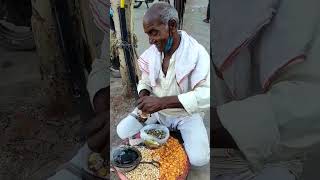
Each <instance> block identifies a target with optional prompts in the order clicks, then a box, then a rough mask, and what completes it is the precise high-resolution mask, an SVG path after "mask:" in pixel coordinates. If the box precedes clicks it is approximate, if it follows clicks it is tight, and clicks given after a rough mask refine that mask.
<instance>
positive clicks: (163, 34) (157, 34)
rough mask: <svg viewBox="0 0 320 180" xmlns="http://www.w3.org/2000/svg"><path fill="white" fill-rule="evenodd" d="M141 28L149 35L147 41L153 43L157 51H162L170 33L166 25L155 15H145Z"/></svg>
mask: <svg viewBox="0 0 320 180" xmlns="http://www.w3.org/2000/svg"><path fill="white" fill-rule="evenodd" d="M143 29H144V32H145V33H146V34H147V35H148V37H149V43H150V44H154V45H155V46H156V47H157V49H158V51H159V52H164V49H165V45H166V42H167V40H168V38H169V35H170V34H169V28H168V25H166V24H164V23H162V22H161V21H160V19H159V18H157V17H150V16H145V17H144V19H143Z"/></svg>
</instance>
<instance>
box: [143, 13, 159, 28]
mask: <svg viewBox="0 0 320 180" xmlns="http://www.w3.org/2000/svg"><path fill="white" fill-rule="evenodd" d="M161 25H163V23H162V21H161V20H160V16H157V15H156V14H152V15H148V14H146V15H145V16H144V18H143V28H144V29H145V30H148V29H150V28H156V29H158V28H160V26H161Z"/></svg>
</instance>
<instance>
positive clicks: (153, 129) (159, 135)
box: [140, 124, 170, 149]
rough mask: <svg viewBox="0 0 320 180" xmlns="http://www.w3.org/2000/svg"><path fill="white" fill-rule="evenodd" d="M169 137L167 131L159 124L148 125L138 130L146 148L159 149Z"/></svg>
mask: <svg viewBox="0 0 320 180" xmlns="http://www.w3.org/2000/svg"><path fill="white" fill-rule="evenodd" d="M169 136H170V132H169V129H168V128H167V127H166V126H164V125H161V124H149V125H146V126H144V127H143V128H142V129H141V130H140V137H141V139H142V140H143V142H144V144H145V145H146V147H148V148H152V149H153V148H159V147H160V146H162V145H163V144H165V143H166V142H167V140H168V138H169Z"/></svg>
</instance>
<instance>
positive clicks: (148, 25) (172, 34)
mask: <svg viewBox="0 0 320 180" xmlns="http://www.w3.org/2000/svg"><path fill="white" fill-rule="evenodd" d="M178 22H179V18H178V13H177V11H176V9H175V8H174V7H172V6H171V5H170V4H168V3H162V2H160V3H155V4H154V5H153V6H152V7H150V8H149V9H148V11H147V12H146V14H145V15H144V18H143V28H144V31H145V33H146V34H147V35H148V37H149V43H150V44H151V46H150V48H148V49H147V50H146V51H145V52H144V53H143V54H142V55H141V57H140V58H139V59H138V62H139V65H140V69H141V71H142V77H141V80H140V81H139V84H138V92H139V97H140V99H139V100H138V109H140V110H141V111H142V112H144V113H148V114H151V118H149V119H148V120H147V121H146V122H145V123H146V124H151V123H155V122H156V121H158V122H159V123H160V124H163V125H165V126H167V127H169V129H170V130H172V131H173V130H179V131H180V132H181V136H182V139H183V141H184V147H185V150H186V152H187V155H188V157H189V160H190V163H191V164H192V165H194V166H203V165H205V164H207V163H208V162H209V158H210V148H209V142H208V136H207V131H206V128H205V126H204V124H203V119H202V117H201V115H202V114H201V112H203V111H204V110H205V109H208V108H209V106H210V66H209V64H210V57H209V55H208V53H207V52H206V50H205V48H204V47H203V46H202V45H200V44H199V43H198V42H197V41H196V40H195V39H193V38H192V37H191V36H189V35H188V34H187V33H186V32H184V31H179V30H178V29H177V25H178ZM133 113H137V111H134V112H133ZM132 121H138V120H137V119H134V118H125V119H124V120H122V121H121V122H120V123H119V124H118V126H117V133H118V135H119V137H120V138H122V139H125V138H128V137H130V136H132V135H133V133H135V132H134V131H132V129H130V128H133V126H131V125H132V124H134V122H132ZM137 130H138V129H136V131H137Z"/></svg>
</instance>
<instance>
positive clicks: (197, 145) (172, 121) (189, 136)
mask: <svg viewBox="0 0 320 180" xmlns="http://www.w3.org/2000/svg"><path fill="white" fill-rule="evenodd" d="M156 122H159V123H160V124H162V125H164V126H166V127H168V128H169V129H170V130H171V131H174V130H179V131H180V133H181V136H182V139H183V141H184V148H185V151H186V153H187V155H188V158H189V161H190V164H191V165H193V166H203V165H206V164H207V163H209V160H210V146H209V139H208V135H207V130H206V127H205V126H204V124H203V119H202V118H201V116H200V115H199V114H194V115H192V116H187V117H178V118H170V117H165V116H163V115H161V114H159V113H154V114H152V115H151V117H150V118H149V119H148V120H147V121H146V124H155V123H156ZM136 123H137V120H136V119H134V118H125V119H123V120H122V121H121V122H120V123H119V124H118V126H117V133H118V136H119V137H120V138H122V139H125V138H129V137H131V136H132V135H133V134H132V132H134V131H137V129H135V130H133V131H132V128H135V127H134V126H133V124H136ZM136 127H137V126H136ZM130 128H131V129H130Z"/></svg>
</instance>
